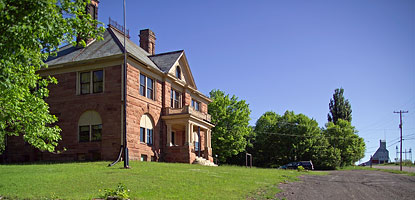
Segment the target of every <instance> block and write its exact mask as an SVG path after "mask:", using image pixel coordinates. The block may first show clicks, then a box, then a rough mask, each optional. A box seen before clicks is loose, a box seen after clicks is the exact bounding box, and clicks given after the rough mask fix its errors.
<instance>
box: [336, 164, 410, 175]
mask: <svg viewBox="0 0 415 200" xmlns="http://www.w3.org/2000/svg"><path fill="white" fill-rule="evenodd" d="M339 170H375V171H383V172H389V173H394V174H405V175H408V176H415V173H414V172H407V171H399V170H394V169H379V168H374V167H372V168H370V167H369V166H365V167H363V166H347V167H343V168H340V169H339Z"/></svg>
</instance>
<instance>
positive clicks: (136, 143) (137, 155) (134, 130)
mask: <svg viewBox="0 0 415 200" xmlns="http://www.w3.org/2000/svg"><path fill="white" fill-rule="evenodd" d="M127 70H128V72H127V74H128V77H127V94H128V96H127V144H128V148H129V157H130V159H131V160H140V159H141V155H147V159H148V161H150V160H151V157H152V156H155V157H156V158H158V157H159V155H158V154H159V149H160V146H161V141H162V139H161V138H162V137H161V136H162V134H163V132H162V130H163V129H162V127H163V126H162V125H161V111H162V83H161V82H160V81H158V80H156V79H155V78H154V77H150V78H152V79H153V80H154V81H155V96H154V97H155V98H154V100H151V99H149V98H147V97H144V96H141V95H140V93H139V86H140V85H139V84H140V82H139V77H140V71H139V70H138V69H137V68H135V67H133V66H130V65H128V68H127ZM144 114H149V115H150V116H151V118H152V120H153V126H154V128H153V145H151V146H150V145H147V144H145V143H140V120H141V116H142V115H144Z"/></svg>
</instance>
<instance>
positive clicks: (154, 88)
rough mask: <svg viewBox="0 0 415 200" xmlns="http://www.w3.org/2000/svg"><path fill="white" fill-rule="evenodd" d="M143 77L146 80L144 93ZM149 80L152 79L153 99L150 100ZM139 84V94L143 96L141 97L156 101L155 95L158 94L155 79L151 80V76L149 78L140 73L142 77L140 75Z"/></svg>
mask: <svg viewBox="0 0 415 200" xmlns="http://www.w3.org/2000/svg"><path fill="white" fill-rule="evenodd" d="M141 76H144V79H145V81H144V84H145V85H144V91H142V90H141ZM148 79H151V80H152V82H153V83H152V98H149V97H148V94H147V90H148V89H149V88H148ZM138 82H139V87H138V93H139V94H140V95H141V96H144V97H147V98H149V99H151V100H154V99H155V96H156V95H155V94H156V92H155V91H156V83H155V79H154V78H150V77H149V76H147V75H145V74H143V73H140V75H139V77H138ZM141 92H143V94H141Z"/></svg>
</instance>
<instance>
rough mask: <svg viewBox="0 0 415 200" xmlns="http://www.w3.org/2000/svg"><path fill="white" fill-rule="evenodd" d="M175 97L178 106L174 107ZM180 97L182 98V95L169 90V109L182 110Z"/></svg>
mask: <svg viewBox="0 0 415 200" xmlns="http://www.w3.org/2000/svg"><path fill="white" fill-rule="evenodd" d="M177 96H178V97H179V98H178V100H177V101H178V105H177V106H175V105H176V104H175V101H176V97H177ZM182 96H183V93H181V92H179V91H177V90H175V89H173V88H171V90H170V107H171V108H182V107H183V102H182V101H183V100H182Z"/></svg>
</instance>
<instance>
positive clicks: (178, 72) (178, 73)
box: [176, 66, 182, 79]
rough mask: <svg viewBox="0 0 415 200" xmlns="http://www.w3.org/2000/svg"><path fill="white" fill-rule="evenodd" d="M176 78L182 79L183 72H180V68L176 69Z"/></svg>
mask: <svg viewBox="0 0 415 200" xmlns="http://www.w3.org/2000/svg"><path fill="white" fill-rule="evenodd" d="M176 77H177V78H178V79H182V70H180V67H179V66H177V67H176Z"/></svg>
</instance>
